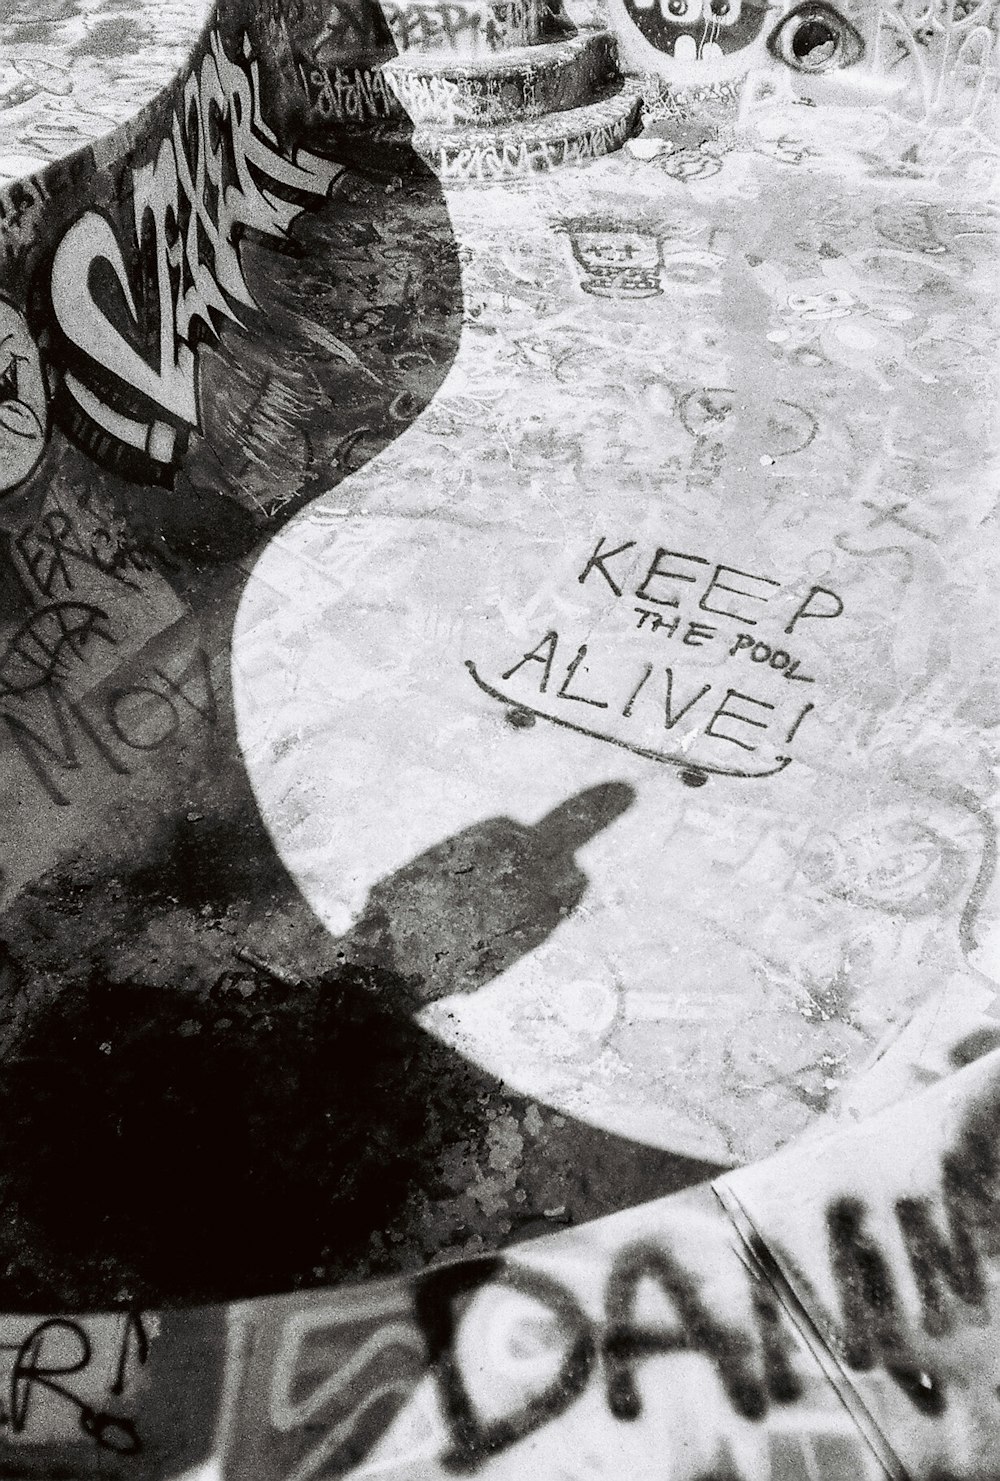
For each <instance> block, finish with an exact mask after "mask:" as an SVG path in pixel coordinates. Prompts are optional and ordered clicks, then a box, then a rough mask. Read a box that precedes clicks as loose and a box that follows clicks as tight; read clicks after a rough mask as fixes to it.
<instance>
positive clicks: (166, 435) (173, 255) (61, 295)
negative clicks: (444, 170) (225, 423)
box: [48, 34, 341, 484]
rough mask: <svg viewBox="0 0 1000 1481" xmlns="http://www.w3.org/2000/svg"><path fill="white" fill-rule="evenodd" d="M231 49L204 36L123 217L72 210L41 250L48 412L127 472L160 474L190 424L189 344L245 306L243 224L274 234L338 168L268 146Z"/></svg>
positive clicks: (163, 479) (196, 422)
mask: <svg viewBox="0 0 1000 1481" xmlns="http://www.w3.org/2000/svg"><path fill="white" fill-rule="evenodd" d="M243 51H244V59H243V60H242V61H241V62H235V61H233V60H232V59H231V58H230V57H229V56H228V55H227V53H226V51H225V50H224V48H223V45H222V42H221V40H220V39H219V37H218V35H217V34H216V35H214V36H213V37H212V39H211V42H210V46H209V50H208V52H207V53H206V55H205V56H204V58H203V60H202V62H201V65H200V67H199V68H198V69H197V70H196V71H195V72H194V73H193V74H192V75H191V77H190V78H189V79H188V82H187V84H186V85H185V87H184V90H183V92H182V94H181V96H180V98H179V100H178V106H177V108H176V110H175V113H174V118H173V124H172V129H171V132H170V135H169V136H168V137H167V138H164V139H162V140H161V142H160V144H159V147H158V149H157V150H156V152H155V154H154V155H153V157H152V158H150V159H148V160H147V161H145V162H143V163H140V164H136V165H134V166H133V168H132V172H131V173H132V182H131V184H132V195H133V200H134V204H133V220H132V221H131V222H130V223H128V224H127V225H126V224H122V225H121V226H119V224H117V223H116V222H114V221H112V220H111V219H109V218H108V217H106V216H104V215H102V214H101V213H100V212H98V211H93V210H90V211H85V212H84V213H83V214H82V215H81V216H79V217H78V218H77V219H76V221H74V222H73V224H72V225H71V226H70V227H69V229H68V230H67V231H66V232H65V233H64V235H63V237H62V239H61V241H60V242H59V244H58V246H57V247H56V250H55V253H54V256H53V258H52V263H51V270H50V273H49V281H48V290H49V293H48V298H49V308H50V312H51V320H52V323H53V326H54V330H55V333H56V337H57V343H56V345H55V352H56V358H57V359H58V360H60V361H62V362H63V363H64V364H65V365H66V367H67V368H66V373H65V376H64V378H63V383H62V386H61V388H60V391H59V393H58V394H57V397H56V400H55V406H54V414H55V416H56V418H57V420H58V421H59V422H60V424H61V425H62V427H63V428H64V430H65V431H66V433H67V435H69V436H70V437H71V438H72V439H73V440H74V441H75V442H76V443H78V444H79V445H80V446H82V447H83V448H84V449H85V451H87V452H88V453H89V454H90V455H91V456H92V457H94V458H95V459H96V460H97V461H99V462H101V463H104V464H105V465H108V466H111V467H114V468H117V469H118V470H120V471H121V472H123V473H124V474H126V475H127V476H128V477H129V478H131V479H134V480H136V481H138V482H145V483H156V484H169V483H170V482H171V481H172V479H173V476H174V473H175V471H176V469H177V466H178V463H179V461H180V459H181V458H182V457H183V454H184V451H185V448H186V446H187V441H188V438H189V436H190V433H191V432H192V431H193V430H197V429H198V428H199V426H200V405H199V388H198V348H199V345H201V344H203V343H212V342H215V341H217V339H218V336H219V333H220V331H221V328H222V326H223V324H224V323H225V322H226V321H229V322H232V323H236V324H239V322H240V313H241V311H242V310H245V309H248V308H252V307H253V306H254V298H253V295H252V293H251V291H250V289H249V287H248V285H247V281H246V277H245V275H244V272H243V265H242V262H241V258H240V241H241V237H242V235H243V233H244V232H245V231H246V230H248V229H250V230H253V231H254V232H255V233H258V234H262V235H264V236H269V237H278V238H280V237H285V236H287V235H288V233H289V231H290V229H291V226H292V223H293V222H294V221H295V220H296V218H297V217H298V216H299V215H301V213H302V211H303V210H304V209H306V208H307V207H308V206H309V205H315V204H317V203H318V202H319V201H321V200H323V199H325V198H326V196H327V195H328V194H329V191H330V187H331V185H332V184H333V182H334V180H335V179H336V177H337V176H338V174H340V172H341V167H340V166H338V165H335V164H332V163H330V162H328V161H325V160H322V159H320V158H318V157H317V156H315V155H312V154H309V153H307V152H305V151H301V150H300V151H298V152H297V153H296V154H295V156H294V158H292V157H289V155H288V154H287V153H286V152H284V151H283V150H282V149H281V147H280V145H279V143H278V139H277V137H276V135H275V134H274V133H273V132H272V131H271V130H270V129H269V127H268V126H267V124H266V122H265V121H264V117H263V113H262V109H261V90H260V80H259V76H258V70H257V65H256V62H255V61H254V60H253V58H252V55H251V50H250V45H249V42H248V41H247V40H246V39H244V43H243ZM123 236H124V240H123Z"/></svg>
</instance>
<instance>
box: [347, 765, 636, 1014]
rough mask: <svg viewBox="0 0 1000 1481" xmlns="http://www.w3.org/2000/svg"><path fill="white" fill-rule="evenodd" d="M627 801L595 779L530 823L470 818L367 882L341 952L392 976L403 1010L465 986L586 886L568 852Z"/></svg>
mask: <svg viewBox="0 0 1000 1481" xmlns="http://www.w3.org/2000/svg"><path fill="white" fill-rule="evenodd" d="M634 798H635V794H634V792H633V790H632V788H631V787H629V786H628V785H627V784H625V783H624V782H605V783H602V784H601V785H599V786H595V787H590V788H588V789H587V790H586V791H583V792H580V793H577V794H576V796H574V797H571V798H569V799H568V800H567V801H566V802H562V803H560V804H559V806H558V807H556V808H553V810H552V811H551V812H549V813H546V814H545V816H544V817H542V818H540V819H539V821H538V822H537V823H534V824H531V825H525V824H522V823H518V822H515V820H514V819H513V818H509V817H497V818H487V819H486V820H485V821H484V822H481V823H476V824H475V825H474V826H473V827H471V828H467V829H465V830H464V831H463V832H461V833H457V834H455V835H453V836H452V837H451V838H447V839H445V841H444V842H443V843H440V844H436V845H435V846H434V847H433V848H431V849H428V850H427V851H426V852H425V853H423V854H420V855H419V856H418V857H417V858H415V859H413V860H412V861H411V862H410V863H409V864H407V865H405V866H404V867H403V868H402V869H400V870H398V871H397V872H396V873H395V874H392V875H390V876H389V878H388V879H385V880H383V881H381V882H380V883H379V884H377V885H375V887H374V888H373V889H372V891H371V893H370V895H369V897H368V900H367V903H366V905H365V909H364V911H363V913H362V915H361V917H360V919H359V920H358V922H357V924H356V925H355V927H354V928H353V930H352V931H351V932H350V933H349V934H348V936H347V937H346V938H344V940H343V941H342V942H341V949H342V950H343V951H344V953H345V956H346V957H347V959H348V961H351V962H354V963H356V964H358V965H371V966H378V967H382V968H385V969H387V970H390V971H392V972H394V973H397V974H399V977H400V979H401V982H402V983H403V984H405V995H406V1002H407V1006H408V1007H411V1008H413V1007H418V1006H419V1005H420V1004H422V1003H426V1002H430V1001H433V1000H434V999H435V998H440V997H445V996H447V995H449V994H451V993H460V992H474V991H475V990H476V989H477V988H479V987H482V986H483V985H484V984H485V983H487V982H490V981H492V979H493V978H495V977H497V976H499V975H500V973H501V972H503V971H505V970H506V969H507V968H508V967H509V966H511V965H512V964H513V963H514V962H516V961H517V960H518V959H519V958H520V957H522V956H525V955H526V954H527V953H528V952H530V951H533V950H534V949H535V948H536V947H537V946H539V945H541V943H542V942H543V941H545V940H546V939H547V937H548V936H550V935H551V934H552V932H553V931H554V930H555V929H556V928H557V927H558V926H559V924H560V922H561V921H563V920H564V919H565V918H566V917H567V916H568V915H569V914H571V912H572V911H573V910H575V909H576V907H577V906H578V905H579V903H580V901H581V900H582V899H583V896H584V893H585V891H586V888H587V876H586V874H585V873H584V872H583V870H582V869H581V868H580V865H579V863H578V862H577V857H576V856H577V853H578V851H579V850H580V849H582V848H583V847H584V846H585V845H586V844H587V843H589V842H590V841H591V839H593V838H595V837H596V836H597V834H599V833H601V832H603V831H604V830H605V829H606V828H608V827H610V826H611V825H612V824H613V823H614V822H615V821H616V820H617V819H618V818H619V817H621V815H622V814H623V813H624V812H625V811H626V810H627V809H628V808H629V807H630V806H631V804H632V802H633V801H634Z"/></svg>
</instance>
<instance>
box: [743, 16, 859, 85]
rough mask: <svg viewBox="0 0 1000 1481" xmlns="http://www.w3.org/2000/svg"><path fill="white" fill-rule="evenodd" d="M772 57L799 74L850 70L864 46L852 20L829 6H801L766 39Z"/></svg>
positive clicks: (785, 18)
mask: <svg viewBox="0 0 1000 1481" xmlns="http://www.w3.org/2000/svg"><path fill="white" fill-rule="evenodd" d="M767 44H768V47H769V48H770V51H771V55H772V56H775V57H777V58H778V60H779V61H780V62H785V63H786V64H787V65H788V66H789V67H794V68H795V70H796V71H797V72H828V71H830V69H831V68H833V67H850V66H852V65H853V64H854V63H855V62H857V61H858V60H859V59H860V57H861V55H862V53H863V52H864V49H865V46H864V42H863V41H862V40H861V37H860V36H859V35H858V33H857V31H855V29H854V27H853V26H852V25H851V23H850V21H845V19H844V17H843V16H842V15H839V14H838V12H837V11H835V10H834V9H833V7H832V6H830V5H824V4H822V3H816V4H811V5H800V6H799V7H798V9H797V10H793V11H792V12H791V14H789V15H786V16H785V17H784V19H783V20H782V21H781V22H780V24H779V25H777V26H775V28H774V30H773V31H772V32H771V34H770V36H769V37H768V40H767Z"/></svg>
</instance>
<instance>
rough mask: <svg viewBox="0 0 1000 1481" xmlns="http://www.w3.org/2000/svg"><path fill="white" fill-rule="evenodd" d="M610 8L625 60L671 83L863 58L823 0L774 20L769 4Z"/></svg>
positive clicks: (634, 1)
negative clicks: (613, 14) (776, 66)
mask: <svg viewBox="0 0 1000 1481" xmlns="http://www.w3.org/2000/svg"><path fill="white" fill-rule="evenodd" d="M611 4H612V9H613V10H614V11H615V12H616V29H617V30H618V32H619V35H620V37H621V40H622V44H623V48H624V50H625V53H626V55H627V57H628V60H629V61H630V62H631V63H632V64H633V65H638V66H639V67H640V69H641V70H642V71H643V72H646V73H659V74H661V75H662V76H663V77H664V78H665V79H667V80H668V81H670V82H671V83H672V84H675V85H676V84H680V85H681V86H684V85H690V86H694V87H702V86H705V85H709V86H711V85H712V84H714V83H720V82H725V81H733V80H736V79H739V78H741V77H743V76H745V75H746V73H747V72H748V71H750V70H751V69H754V68H757V69H759V68H764V69H765V70H769V69H773V68H774V67H775V64H776V63H777V64H779V65H780V66H783V67H787V68H788V69H790V70H791V71H793V72H799V73H807V74H812V75H814V74H816V73H821V72H828V71H835V70H841V69H843V68H845V67H851V66H853V65H854V63H856V62H858V61H860V60H861V58H862V56H863V55H864V52H865V44H864V41H863V39H862V37H861V35H860V33H859V32H858V31H857V30H856V29H855V27H854V26H853V25H852V24H851V22H850V21H849V20H848V19H847V18H846V17H845V16H844V15H843V14H842V13H841V11H840V10H839V9H837V8H835V7H834V6H833V5H830V4H828V3H826V0H804V3H800V4H798V5H795V6H793V7H790V8H789V9H788V10H787V11H786V12H785V14H783V15H781V16H780V18H779V19H778V20H777V21H775V8H774V6H768V5H766V4H760V3H759V0H611ZM845 8H851V0H847V6H846V7H845ZM765 22H766V23H767V24H766V29H765Z"/></svg>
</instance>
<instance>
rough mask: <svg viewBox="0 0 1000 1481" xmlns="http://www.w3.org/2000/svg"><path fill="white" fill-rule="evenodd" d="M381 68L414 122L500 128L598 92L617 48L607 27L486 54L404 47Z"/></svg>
mask: <svg viewBox="0 0 1000 1481" xmlns="http://www.w3.org/2000/svg"><path fill="white" fill-rule="evenodd" d="M381 74H382V78H383V81H384V82H385V83H386V84H387V86H388V88H389V89H390V90H391V91H392V93H393V94H394V95H395V97H396V98H397V100H398V102H399V104H400V107H401V110H402V112H403V113H404V114H405V115H406V116H407V117H408V118H410V119H411V120H412V121H413V123H414V124H415V125H416V126H417V128H418V129H419V128H424V127H432V128H442V129H456V128H464V127H474V128H499V127H502V126H503V125H504V124H508V123H515V122H523V121H526V120H528V119H533V118H541V117H543V116H544V115H545V114H547V113H558V112H564V111H566V110H571V109H577V108H581V107H584V106H585V105H586V104H587V103H589V102H592V101H594V99H596V98H600V97H601V96H602V95H603V94H605V93H607V92H608V90H609V89H610V88H611V87H612V86H613V84H614V83H616V82H617V81H618V55H617V48H616V45H615V41H614V38H613V37H612V36H611V35H610V34H609V32H607V31H589V32H583V33H581V34H580V35H579V36H574V37H570V38H568V39H566V40H564V41H553V42H543V43H540V44H539V45H537V46H523V47H516V48H512V49H511V50H509V51H506V52H500V53H495V54H491V55H490V56H488V57H475V58H464V57H463V58H459V57H453V56H426V55H423V54H421V53H419V52H404V53H403V54H402V55H401V56H399V57H395V58H394V59H393V60H392V61H389V62H386V63H384V64H383V65H382V68H381Z"/></svg>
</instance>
